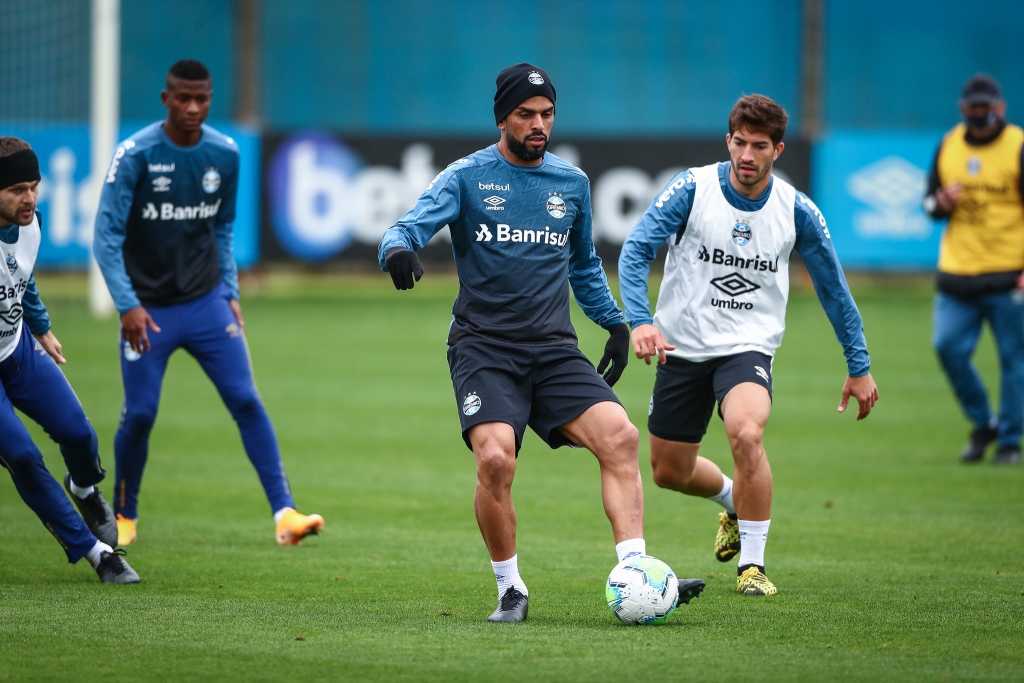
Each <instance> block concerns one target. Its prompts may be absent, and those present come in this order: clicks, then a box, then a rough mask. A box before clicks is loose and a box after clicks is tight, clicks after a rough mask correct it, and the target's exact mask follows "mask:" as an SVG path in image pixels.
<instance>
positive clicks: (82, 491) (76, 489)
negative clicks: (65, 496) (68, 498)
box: [68, 477, 96, 498]
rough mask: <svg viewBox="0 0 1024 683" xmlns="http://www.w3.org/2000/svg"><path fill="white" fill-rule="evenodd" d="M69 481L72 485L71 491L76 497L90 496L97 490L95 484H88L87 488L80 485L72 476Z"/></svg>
mask: <svg viewBox="0 0 1024 683" xmlns="http://www.w3.org/2000/svg"><path fill="white" fill-rule="evenodd" d="M68 483H69V484H70V485H71V493H73V494H75V498H88V497H89V496H91V495H92V492H93V491H95V490H96V487H95V486H86V487H85V488H82V487H81V486H78V485H77V484H75V480H74V479H72V478H71V477H68Z"/></svg>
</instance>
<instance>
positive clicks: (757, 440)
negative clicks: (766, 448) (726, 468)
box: [729, 420, 764, 457]
mask: <svg viewBox="0 0 1024 683" xmlns="http://www.w3.org/2000/svg"><path fill="white" fill-rule="evenodd" d="M730 427H731V428H730V429H729V445H730V446H731V447H732V452H733V456H734V457H738V456H739V455H740V454H743V455H750V454H754V453H759V452H760V451H761V444H762V441H763V439H764V429H763V428H762V427H761V425H759V424H757V423H756V422H754V421H753V420H743V421H742V422H740V423H739V424H736V425H731V426H730Z"/></svg>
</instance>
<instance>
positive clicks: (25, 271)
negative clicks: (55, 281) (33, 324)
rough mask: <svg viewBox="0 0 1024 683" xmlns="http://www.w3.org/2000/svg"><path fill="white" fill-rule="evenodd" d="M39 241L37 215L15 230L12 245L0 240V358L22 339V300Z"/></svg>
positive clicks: (34, 264)
mask: <svg viewBox="0 0 1024 683" xmlns="http://www.w3.org/2000/svg"><path fill="white" fill-rule="evenodd" d="M39 241H40V233H39V216H35V217H33V218H32V222H31V223H30V224H29V225H23V226H21V227H20V228H19V229H18V241H17V242H15V243H14V244H7V243H6V242H4V241H2V240H0V257H2V258H3V261H4V264H3V265H2V266H0V360H5V359H6V358H7V357H8V356H10V355H11V354H12V353H14V349H15V348H16V347H17V346H18V340H19V339H20V338H21V324H22V323H21V319H22V315H23V314H24V308H23V307H22V305H21V299H22V297H24V296H25V290H26V289H27V288H28V281H29V278H31V277H32V271H33V270H34V269H35V266H36V257H37V256H38V255H39Z"/></svg>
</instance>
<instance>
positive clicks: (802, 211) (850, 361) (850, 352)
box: [794, 192, 878, 420]
mask: <svg viewBox="0 0 1024 683" xmlns="http://www.w3.org/2000/svg"><path fill="white" fill-rule="evenodd" d="M794 213H795V216H794V217H795V219H796V245H795V246H796V251H797V252H798V253H799V254H800V257H801V258H802V259H803V262H804V266H806V267H807V272H808V273H809V274H810V276H811V282H813V283H814V291H815V292H817V294H818V301H820V302H821V306H822V308H824V309H825V315H826V316H828V319H829V322H831V323H832V329H834V330H835V333H836V338H837V339H838V340H839V343H840V344H842V346H843V354H844V355H845V356H846V367H847V372H848V375H849V376H848V377H847V378H846V382H845V383H844V384H843V396H842V400H841V402H840V404H839V412H844V411H845V410H846V406H847V404H848V403H849V400H850V397H851V396H853V397H854V398H856V399H857V404H858V407H859V409H858V411H857V419H858V420H863V419H864V418H865V417H867V416H868V414H869V413H870V412H871V409H872V408H873V407H874V405H875V402H876V401H877V400H878V387H877V386H875V381H874V379H872V377H871V358H870V356H868V344H867V340H866V339H865V338H864V321H863V320H862V319H861V317H860V311H859V310H857V304H856V303H854V301H853V295H852V294H850V286H849V285H848V284H847V282H846V276H845V275H843V268H842V266H841V265H839V257H838V256H836V250H835V247H833V246H832V240H831V238H830V236H829V234H828V226H827V225H826V224H825V217H824V216H822V215H821V212H820V211H819V210H818V207H817V206H815V205H814V202H812V201H811V200H810V199H808V198H807V196H806V195H805V194H803V193H802V192H797V196H796V207H795V209H794Z"/></svg>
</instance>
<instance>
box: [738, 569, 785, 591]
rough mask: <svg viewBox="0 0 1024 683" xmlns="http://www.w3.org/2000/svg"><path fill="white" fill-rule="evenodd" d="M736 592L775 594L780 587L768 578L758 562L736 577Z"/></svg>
mask: <svg viewBox="0 0 1024 683" xmlns="http://www.w3.org/2000/svg"><path fill="white" fill-rule="evenodd" d="M736 592H737V593H743V595H775V594H776V593H778V592H779V589H778V588H776V587H775V584H774V583H772V582H771V581H769V580H768V577H767V576H765V575H764V572H762V571H761V570H760V569H758V568H757V565H756V564H752V565H750V566H749V567H747V569H746V570H745V571H744V572H743V573H742V574H740V575H739V576H738V577H736Z"/></svg>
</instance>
